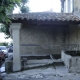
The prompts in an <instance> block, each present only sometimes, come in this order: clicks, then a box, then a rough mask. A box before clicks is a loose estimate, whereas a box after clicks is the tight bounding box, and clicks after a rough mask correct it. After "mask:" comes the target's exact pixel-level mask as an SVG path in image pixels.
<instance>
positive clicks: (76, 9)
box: [74, 0, 80, 12]
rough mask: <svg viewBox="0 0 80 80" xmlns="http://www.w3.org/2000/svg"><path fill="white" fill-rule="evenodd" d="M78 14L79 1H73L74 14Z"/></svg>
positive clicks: (79, 8)
mask: <svg viewBox="0 0 80 80" xmlns="http://www.w3.org/2000/svg"><path fill="white" fill-rule="evenodd" d="M75 11H77V12H80V0H74V12H75Z"/></svg>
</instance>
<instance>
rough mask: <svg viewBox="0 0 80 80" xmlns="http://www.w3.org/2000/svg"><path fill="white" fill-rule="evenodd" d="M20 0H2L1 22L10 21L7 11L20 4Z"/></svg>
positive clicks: (0, 3)
mask: <svg viewBox="0 0 80 80" xmlns="http://www.w3.org/2000/svg"><path fill="white" fill-rule="evenodd" d="M19 2H20V0H0V22H4V23H8V22H10V20H9V19H8V16H7V13H9V12H10V11H11V10H12V8H14V6H16V5H19V4H20V3H19Z"/></svg>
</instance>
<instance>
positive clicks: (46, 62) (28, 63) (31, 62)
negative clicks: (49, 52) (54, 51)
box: [26, 59, 62, 65]
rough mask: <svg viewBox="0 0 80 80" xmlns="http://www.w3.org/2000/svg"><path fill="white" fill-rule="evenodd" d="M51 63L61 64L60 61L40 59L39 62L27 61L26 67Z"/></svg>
mask: <svg viewBox="0 0 80 80" xmlns="http://www.w3.org/2000/svg"><path fill="white" fill-rule="evenodd" d="M53 62H62V61H61V60H60V59H58V60H56V59H41V60H27V62H26V63H27V65H30V64H50V63H53Z"/></svg>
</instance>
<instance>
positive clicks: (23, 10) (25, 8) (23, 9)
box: [20, 0, 29, 13]
mask: <svg viewBox="0 0 80 80" xmlns="http://www.w3.org/2000/svg"><path fill="white" fill-rule="evenodd" d="M27 2H28V0H22V1H21V4H20V11H21V13H27V12H29V7H28V6H27Z"/></svg>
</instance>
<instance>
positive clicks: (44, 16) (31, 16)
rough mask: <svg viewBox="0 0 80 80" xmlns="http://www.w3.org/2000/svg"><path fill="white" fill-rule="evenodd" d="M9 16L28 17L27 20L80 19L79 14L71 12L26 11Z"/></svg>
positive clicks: (15, 17) (12, 17)
mask: <svg viewBox="0 0 80 80" xmlns="http://www.w3.org/2000/svg"><path fill="white" fill-rule="evenodd" d="M9 18H10V19H11V20H12V19H14V20H18V19H21V20H23V19H26V20H43V21H44V20H53V21H55V20H57V21H80V18H79V17H78V16H75V15H73V14H71V13H53V12H51V13H46V12H37V13H26V14H12V15H9Z"/></svg>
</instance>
